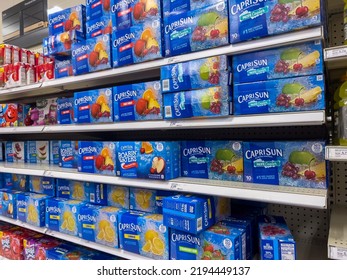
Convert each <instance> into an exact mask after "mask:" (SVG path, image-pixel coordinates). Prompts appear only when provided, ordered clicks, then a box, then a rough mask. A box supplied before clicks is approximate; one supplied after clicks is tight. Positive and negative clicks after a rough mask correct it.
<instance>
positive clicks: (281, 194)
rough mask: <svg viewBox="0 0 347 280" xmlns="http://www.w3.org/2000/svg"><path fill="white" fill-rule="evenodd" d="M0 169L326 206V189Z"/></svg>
mask: <svg viewBox="0 0 347 280" xmlns="http://www.w3.org/2000/svg"><path fill="white" fill-rule="evenodd" d="M0 172H4V173H16V174H24V175H36V176H46V177H53V178H62V179H68V180H80V181H86V182H96V183H104V184H113V185H120V186H128V187H139V188H141V187H142V188H146V189H158V190H172V191H180V192H188V193H198V194H206V195H216V196H225V197H230V198H237V199H244V200H254V201H262V202H267V203H278V204H285V205H293V206H302V207H310V208H317V209H325V208H326V207H327V190H322V189H309V188H291V187H285V186H273V185H261V184H250V183H243V182H230V181H217V180H207V179H195V178H194V179H193V178H178V179H174V180H170V181H154V180H137V179H127V178H122V177H116V176H105V175H98V174H91V173H80V172H77V170H75V169H66V168H59V167H56V166H46V165H33V164H11V163H1V164H0Z"/></svg>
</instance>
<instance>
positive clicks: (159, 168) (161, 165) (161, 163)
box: [150, 157, 165, 174]
mask: <svg viewBox="0 0 347 280" xmlns="http://www.w3.org/2000/svg"><path fill="white" fill-rule="evenodd" d="M164 169H165V160H164V159H163V158H162V157H154V158H153V160H152V168H151V170H150V171H151V173H152V171H155V172H156V173H158V174H160V173H163V171H164ZM153 173H154V172H153Z"/></svg>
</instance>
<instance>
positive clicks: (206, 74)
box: [200, 64, 210, 81]
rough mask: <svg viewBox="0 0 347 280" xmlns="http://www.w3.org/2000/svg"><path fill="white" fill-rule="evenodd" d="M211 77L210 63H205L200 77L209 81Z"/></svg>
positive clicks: (201, 68)
mask: <svg viewBox="0 0 347 280" xmlns="http://www.w3.org/2000/svg"><path fill="white" fill-rule="evenodd" d="M209 77H210V68H209V67H208V65H206V64H203V65H202V66H201V67H200V78H201V79H202V80H204V81H207V80H208V78H209Z"/></svg>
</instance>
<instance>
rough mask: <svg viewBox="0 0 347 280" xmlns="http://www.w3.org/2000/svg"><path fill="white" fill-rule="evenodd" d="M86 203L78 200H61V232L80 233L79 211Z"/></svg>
mask: <svg viewBox="0 0 347 280" xmlns="http://www.w3.org/2000/svg"><path fill="white" fill-rule="evenodd" d="M85 204H86V203H85V202H82V201H78V200H71V199H70V200H65V201H59V203H58V206H59V208H60V211H61V215H60V220H59V232H62V233H66V234H70V235H73V236H78V235H79V230H80V227H79V223H78V213H79V212H80V210H79V209H80V208H81V207H83V206H84V205H85Z"/></svg>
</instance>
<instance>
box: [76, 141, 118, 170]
mask: <svg viewBox="0 0 347 280" xmlns="http://www.w3.org/2000/svg"><path fill="white" fill-rule="evenodd" d="M78 147H79V148H78V171H80V172H89V173H97V174H105V175H112V174H114V170H115V158H114V157H115V154H116V151H115V147H116V145H115V142H87V141H79V143H78Z"/></svg>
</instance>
